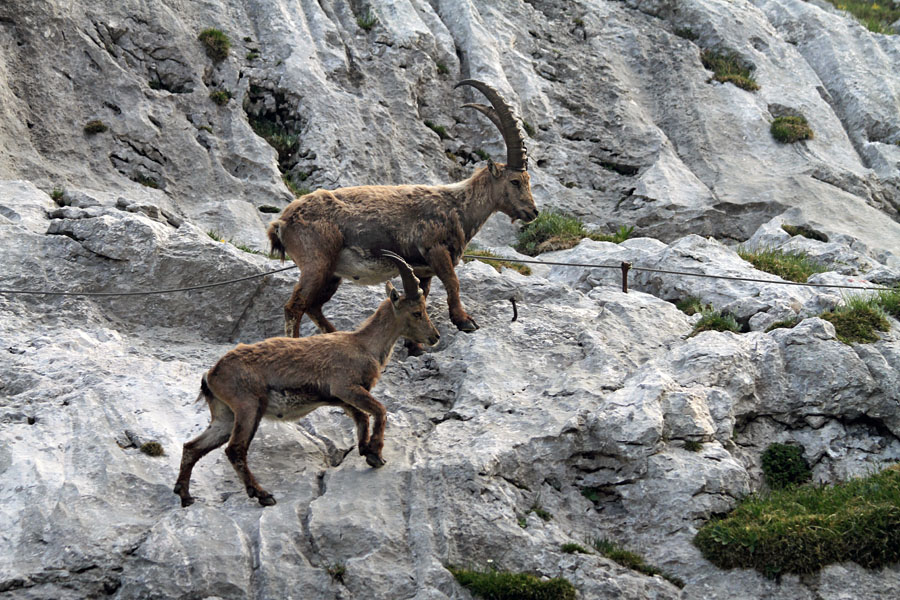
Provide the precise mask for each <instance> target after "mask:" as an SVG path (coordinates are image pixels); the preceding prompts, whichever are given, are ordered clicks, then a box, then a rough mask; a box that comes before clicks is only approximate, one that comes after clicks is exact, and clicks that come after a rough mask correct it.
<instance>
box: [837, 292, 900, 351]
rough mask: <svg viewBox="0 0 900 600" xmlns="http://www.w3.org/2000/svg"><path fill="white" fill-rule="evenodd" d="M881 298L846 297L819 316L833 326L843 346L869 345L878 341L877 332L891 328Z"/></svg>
mask: <svg viewBox="0 0 900 600" xmlns="http://www.w3.org/2000/svg"><path fill="white" fill-rule="evenodd" d="M880 298H881V296H877V295H876V296H868V297H866V296H848V297H847V298H846V299H845V300H844V303H843V304H842V305H840V306H838V307H836V308H834V309H833V310H830V311H828V312H824V313H822V314H821V315H819V316H820V317H821V318H823V319H825V320H826V321H829V322H830V323H831V324H832V325H834V332H835V335H836V336H837V339H839V340H840V341H842V342H844V343H845V344H853V343H859V344H869V343H872V342H877V341H878V334H877V333H876V330H877V331H887V330H888V329H890V328H891V324H890V322H889V321H888V320H887V314H886V312H885V309H884V308H883V307H882V305H881V304H880V303H879V301H880Z"/></svg>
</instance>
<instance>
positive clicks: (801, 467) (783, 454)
mask: <svg viewBox="0 0 900 600" xmlns="http://www.w3.org/2000/svg"><path fill="white" fill-rule="evenodd" d="M762 471H763V475H764V476H765V478H766V483H767V484H768V486H769V487H770V488H772V489H773V490H774V489H780V488H784V487H787V486H789V485H796V484H799V483H806V482H807V481H809V480H810V478H811V477H812V471H810V469H809V463H808V462H806V459H805V458H804V457H803V446H797V445H793V444H769V447H768V448H766V450H765V452H763V453H762Z"/></svg>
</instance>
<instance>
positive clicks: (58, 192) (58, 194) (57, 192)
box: [50, 187, 66, 204]
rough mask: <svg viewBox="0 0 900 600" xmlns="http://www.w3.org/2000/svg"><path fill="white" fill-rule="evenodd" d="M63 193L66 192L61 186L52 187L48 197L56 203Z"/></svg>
mask: <svg viewBox="0 0 900 600" xmlns="http://www.w3.org/2000/svg"><path fill="white" fill-rule="evenodd" d="M65 193H66V191H65V190H64V189H62V188H58V187H57V188H53V191H52V192H50V199H51V200H53V201H54V202H56V203H57V204H61V203H62V199H63V196H64V195H65Z"/></svg>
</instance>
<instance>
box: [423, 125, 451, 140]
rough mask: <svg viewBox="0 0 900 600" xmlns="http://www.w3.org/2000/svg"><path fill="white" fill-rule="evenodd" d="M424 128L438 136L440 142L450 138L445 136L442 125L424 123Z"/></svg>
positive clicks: (445, 130) (444, 129)
mask: <svg viewBox="0 0 900 600" xmlns="http://www.w3.org/2000/svg"><path fill="white" fill-rule="evenodd" d="M425 127H427V128H428V129H430V130H432V131H433V132H435V133H436V134H438V137H440V138H441V139H442V140H446V139H449V138H450V136H449V135H448V134H447V128H446V127H444V126H443V125H437V124H435V123H433V122H431V121H425Z"/></svg>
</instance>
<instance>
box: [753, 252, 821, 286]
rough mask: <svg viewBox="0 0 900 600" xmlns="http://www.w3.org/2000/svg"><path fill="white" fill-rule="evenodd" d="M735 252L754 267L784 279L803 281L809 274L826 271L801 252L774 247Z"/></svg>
mask: <svg viewBox="0 0 900 600" xmlns="http://www.w3.org/2000/svg"><path fill="white" fill-rule="evenodd" d="M737 253H738V256H740V257H741V258H743V259H744V260H746V261H747V262H749V263H750V264H752V265H753V267H754V268H755V269H758V270H760V271H765V272H766V273H771V274H773V275H777V276H779V277H781V278H782V279H784V280H786V281H796V282H797V283H805V282H806V280H807V279H809V276H810V275H812V274H814V273H824V272H825V271H827V269H826V267H825V266H824V265H822V264H820V263H818V262H816V261H814V260H813V259H811V258H810V257H809V256H807V255H806V254H804V253H803V252H785V251H783V250H776V249H775V248H759V249H757V250H747V249H745V248H738V250H737Z"/></svg>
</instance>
